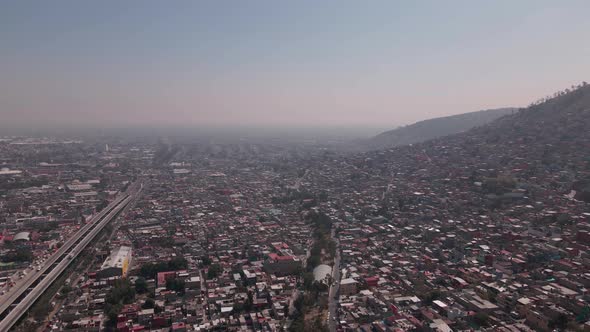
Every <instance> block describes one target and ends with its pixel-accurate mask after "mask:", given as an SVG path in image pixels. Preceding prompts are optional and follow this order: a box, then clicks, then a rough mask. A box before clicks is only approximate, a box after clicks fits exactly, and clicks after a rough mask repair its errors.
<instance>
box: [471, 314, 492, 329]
mask: <svg viewBox="0 0 590 332" xmlns="http://www.w3.org/2000/svg"><path fill="white" fill-rule="evenodd" d="M489 319H490V316H488V314H486V313H485V312H478V313H476V314H475V316H474V317H473V321H474V322H475V323H476V324H477V325H479V326H487V325H488V321H489Z"/></svg>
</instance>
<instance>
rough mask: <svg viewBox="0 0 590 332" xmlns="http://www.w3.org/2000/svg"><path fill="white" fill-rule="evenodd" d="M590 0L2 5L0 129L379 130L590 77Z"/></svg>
mask: <svg viewBox="0 0 590 332" xmlns="http://www.w3.org/2000/svg"><path fill="white" fill-rule="evenodd" d="M588 13H590V1H588V0H581V1H541V0H531V1H525V0H518V1H514V0H507V1H472V0H470V1H452V0H449V1H439V0H437V1H393V0H386V1H346V0H335V1H316V0H313V1H311V0H310V1H276V0H269V1H255V0H252V1H238V0H236V1H220V0H214V1H147V0H138V1H79V0H73V1H60V0H56V1H26V0H14V1H8V0H5V1H1V2H0V115H1V117H0V119H1V120H0V122H1V123H2V124H3V125H4V126H13V125H22V124H33V125H39V124H47V125H54V124H72V125H88V124H93V125H97V126H130V125H138V126H141V125H154V124H156V125H183V126H204V125H228V126H238V125H244V126H266V125H278V126H326V125H327V126H347V127H350V126H379V127H393V126H395V125H399V124H406V123H410V122H414V121H417V120H421V119H425V118H431V117H436V116H442V115H447V114H457V113H464V112H469V111H475V110H479V109H486V108H494V107H503V106H524V105H526V104H528V103H529V102H531V101H532V100H534V99H536V98H538V97H542V96H544V95H546V94H550V93H552V92H554V91H556V90H558V89H563V88H565V87H567V86H569V85H571V84H574V83H579V82H581V81H582V80H590V20H589V19H588Z"/></svg>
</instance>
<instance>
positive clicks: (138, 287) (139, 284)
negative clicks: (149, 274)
mask: <svg viewBox="0 0 590 332" xmlns="http://www.w3.org/2000/svg"><path fill="white" fill-rule="evenodd" d="M135 291H136V292H137V293H138V294H144V293H147V291H148V284H147V281H145V278H143V277H139V278H137V280H135Z"/></svg>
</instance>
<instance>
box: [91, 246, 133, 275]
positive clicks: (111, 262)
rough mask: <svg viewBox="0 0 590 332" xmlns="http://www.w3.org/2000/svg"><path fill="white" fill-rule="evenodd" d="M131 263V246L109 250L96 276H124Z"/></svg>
mask: <svg viewBox="0 0 590 332" xmlns="http://www.w3.org/2000/svg"><path fill="white" fill-rule="evenodd" d="M130 263H131V247H126V246H121V247H119V248H117V249H115V250H113V251H112V252H111V255H110V256H109V257H107V259H106V260H105V261H104V263H102V266H101V268H100V270H99V271H98V272H97V273H96V276H97V278H110V277H119V276H120V277H126V276H127V270H128V268H129V264H130Z"/></svg>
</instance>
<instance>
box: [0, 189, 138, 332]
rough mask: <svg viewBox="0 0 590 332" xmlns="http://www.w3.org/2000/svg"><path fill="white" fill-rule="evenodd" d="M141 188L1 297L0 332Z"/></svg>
mask: <svg viewBox="0 0 590 332" xmlns="http://www.w3.org/2000/svg"><path fill="white" fill-rule="evenodd" d="M141 187H142V185H141V184H138V183H135V184H133V185H131V186H129V189H128V190H127V192H125V193H124V194H121V195H120V196H119V197H117V198H116V199H115V200H114V201H113V202H112V203H111V204H109V205H108V206H107V207H106V208H104V209H103V210H102V211H101V212H99V213H98V214H97V215H96V216H94V217H93V218H92V219H91V221H90V222H89V223H88V224H86V225H84V226H83V227H82V228H81V229H80V230H79V231H78V232H77V233H76V234H75V235H74V236H72V237H71V238H70V239H68V240H67V241H66V242H65V243H64V244H63V245H62V247H61V248H59V250H58V251H57V252H56V253H55V254H53V255H52V256H51V257H49V259H47V261H45V263H44V265H43V267H41V269H40V271H34V270H33V271H30V272H29V273H28V274H27V276H25V278H23V280H22V281H21V283H19V284H18V285H15V286H14V287H13V288H12V289H11V290H10V292H8V293H7V294H5V295H4V296H2V297H0V318H1V319H2V321H0V332H5V331H8V330H9V329H10V328H11V327H12V326H13V325H14V324H15V323H16V322H17V321H18V319H19V318H20V317H21V316H22V315H23V314H24V313H25V312H26V311H27V310H28V309H29V308H30V307H31V306H32V305H33V303H35V301H36V300H37V299H38V298H39V297H40V296H41V295H42V294H43V293H44V292H45V291H46V290H47V288H48V287H49V286H50V285H51V284H52V283H53V281H55V280H56V279H57V278H58V277H59V275H60V274H61V273H63V271H64V270H65V269H66V268H67V267H68V266H69V265H70V263H71V262H72V260H74V259H75V258H76V257H77V256H78V255H79V254H80V252H82V250H84V248H86V246H87V245H88V244H89V243H90V242H91V241H92V239H94V238H95V237H96V235H97V234H98V233H99V232H100V231H101V230H102V229H103V228H104V226H106V225H107V224H108V223H109V222H110V221H111V220H112V219H113V218H114V217H115V216H116V215H117V214H118V213H119V212H120V211H121V210H122V209H123V208H125V206H126V205H127V204H128V203H129V202H130V201H131V200H132V199H133V198H135V196H136V195H137V194H138V193H139V191H140V190H141Z"/></svg>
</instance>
